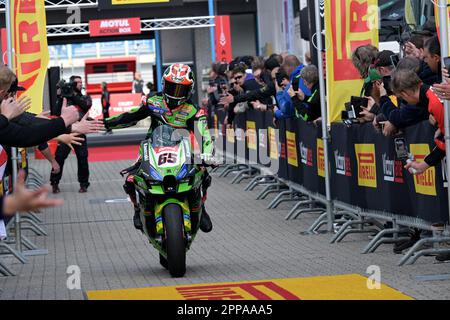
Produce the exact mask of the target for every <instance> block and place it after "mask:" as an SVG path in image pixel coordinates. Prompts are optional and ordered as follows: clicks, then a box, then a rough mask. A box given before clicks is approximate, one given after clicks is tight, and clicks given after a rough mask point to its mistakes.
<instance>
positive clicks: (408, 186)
mask: <svg viewBox="0 0 450 320" xmlns="http://www.w3.org/2000/svg"><path fill="white" fill-rule="evenodd" d="M433 134H434V129H433V128H432V127H431V126H430V125H429V124H428V122H424V123H421V124H419V125H417V126H413V127H410V128H408V129H407V130H406V132H405V133H404V134H403V135H401V136H400V137H403V138H404V139H405V140H406V143H407V145H408V147H409V150H410V152H412V153H413V154H414V153H415V152H416V154H415V156H416V158H417V159H419V158H422V159H423V158H424V156H426V155H427V154H428V152H429V151H431V149H432V148H433V147H434V143H433V141H432V138H431V137H433ZM331 139H332V142H331V153H332V155H331V156H332V160H331V188H332V196H333V199H337V200H340V201H342V202H345V203H349V204H352V205H355V206H358V207H361V208H364V209H371V210H379V211H388V212H391V213H395V214H399V215H405V216H410V217H417V218H421V219H424V220H426V221H429V222H440V221H447V220H448V216H447V212H448V209H447V205H446V204H447V194H446V192H445V189H444V188H443V180H442V174H441V169H440V166H438V167H437V168H433V169H430V170H428V171H427V172H426V173H425V174H424V175H418V176H413V175H411V174H410V173H408V172H407V171H406V170H405V169H404V165H405V164H406V163H402V161H400V160H399V159H397V156H396V152H395V145H394V140H393V139H392V138H386V137H384V136H383V135H381V134H379V133H377V132H376V131H375V130H374V128H373V126H372V125H371V124H364V125H353V126H351V127H350V128H347V127H345V126H344V125H343V124H339V123H337V124H333V125H332V127H331Z"/></svg>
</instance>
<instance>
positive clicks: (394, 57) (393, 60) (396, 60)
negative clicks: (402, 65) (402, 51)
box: [390, 54, 400, 68]
mask: <svg viewBox="0 0 450 320" xmlns="http://www.w3.org/2000/svg"><path fill="white" fill-rule="evenodd" d="M390 58H391V63H392V65H393V66H394V68H397V65H398V63H399V62H400V58H399V57H398V55H396V54H393V55H392V56H391V57H390Z"/></svg>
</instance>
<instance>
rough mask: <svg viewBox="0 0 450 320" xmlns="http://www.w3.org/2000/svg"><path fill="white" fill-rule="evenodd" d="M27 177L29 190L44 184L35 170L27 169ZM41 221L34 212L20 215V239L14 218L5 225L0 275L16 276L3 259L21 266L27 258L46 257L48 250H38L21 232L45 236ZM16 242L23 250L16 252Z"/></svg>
mask: <svg viewBox="0 0 450 320" xmlns="http://www.w3.org/2000/svg"><path fill="white" fill-rule="evenodd" d="M27 170H28V175H27V180H26V186H27V187H28V188H30V189H37V188H39V187H41V186H42V185H43V184H44V178H43V177H42V175H40V174H39V173H38V172H37V171H36V170H35V169H33V168H29V167H28V168H27ZM41 224H42V220H41V219H40V218H39V217H38V216H37V215H36V213H35V212H27V213H23V214H21V219H20V222H19V228H20V230H21V232H20V239H18V238H17V235H16V216H13V217H12V219H11V220H10V221H9V222H8V224H7V225H6V230H7V235H8V237H7V238H6V239H4V240H0V274H1V275H4V276H14V275H16V274H15V272H14V271H13V270H11V269H10V268H9V267H8V266H7V265H6V264H5V263H4V262H3V261H1V259H2V258H4V257H12V258H15V259H16V260H17V261H19V262H20V263H22V264H25V263H27V262H28V257H29V256H36V255H46V254H48V250H45V249H39V248H38V247H37V246H36V245H35V244H34V243H33V242H32V241H31V240H30V239H29V238H27V237H26V236H25V235H24V233H23V232H22V231H25V230H28V231H31V232H32V233H34V234H35V235H36V236H46V235H47V231H46V230H45V229H44V228H43V227H42V226H41ZM17 241H20V243H21V246H20V247H21V248H22V246H23V248H24V249H25V250H17V248H15V247H16V246H15V245H16V244H17Z"/></svg>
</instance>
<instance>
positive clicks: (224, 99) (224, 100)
mask: <svg viewBox="0 0 450 320" xmlns="http://www.w3.org/2000/svg"><path fill="white" fill-rule="evenodd" d="M233 102H234V97H233V96H232V95H231V94H229V95H226V96H223V97H222V98H220V101H219V104H223V105H226V104H227V105H230V104H232V103H233Z"/></svg>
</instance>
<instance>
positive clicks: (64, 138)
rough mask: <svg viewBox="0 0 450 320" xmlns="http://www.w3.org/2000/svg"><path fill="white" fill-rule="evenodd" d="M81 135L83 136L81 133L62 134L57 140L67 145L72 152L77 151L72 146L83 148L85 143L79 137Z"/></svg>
mask: <svg viewBox="0 0 450 320" xmlns="http://www.w3.org/2000/svg"><path fill="white" fill-rule="evenodd" d="M79 135H81V133H70V134H62V135H60V136H58V137H57V138H56V140H58V141H59V142H62V143H64V144H66V145H67V146H68V147H69V148H70V149H72V151H75V150H74V149H73V146H72V145H77V146H81V143H82V142H83V141H84V138H82V137H79Z"/></svg>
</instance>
